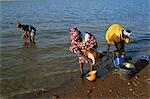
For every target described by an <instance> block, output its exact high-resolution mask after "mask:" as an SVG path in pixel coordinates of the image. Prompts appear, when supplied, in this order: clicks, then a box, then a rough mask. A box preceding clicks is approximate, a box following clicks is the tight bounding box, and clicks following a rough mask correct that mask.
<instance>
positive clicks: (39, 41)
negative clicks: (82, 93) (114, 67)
mask: <svg viewBox="0 0 150 99" xmlns="http://www.w3.org/2000/svg"><path fill="white" fill-rule="evenodd" d="M0 7H1V9H0V15H1V17H0V23H1V24H0V27H1V28H0V42H1V44H0V52H1V53H0V54H1V55H0V56H1V64H0V97H11V96H13V95H16V94H21V93H26V92H32V91H35V90H39V89H42V88H48V89H50V88H55V87H59V86H61V85H62V84H63V83H65V82H66V81H69V79H70V78H71V77H72V76H74V75H76V74H77V73H79V66H78V61H77V58H76V55H75V54H73V53H71V52H69V50H68V47H69V42H68V41H69V38H68V29H69V28H71V27H74V26H75V27H78V29H79V30H80V31H83V32H90V33H92V34H93V35H94V36H95V37H96V38H97V40H98V50H99V51H105V50H106V41H105V32H106V30H107V28H108V27H109V26H110V25H111V24H113V23H119V24H122V25H123V26H124V27H125V28H127V29H130V30H131V31H132V32H133V35H132V38H131V42H130V43H129V44H127V45H126V48H125V49H126V51H127V55H130V56H132V57H138V56H140V55H147V54H149V53H150V51H149V50H150V45H149V44H150V42H149V41H150V26H149V22H150V18H149V13H150V10H149V9H148V8H149V0H123V1H122V0H111V1H110V0H22V1H19V0H18V1H15V0H13V1H5V0H3V1H0ZM17 22H20V23H22V24H29V25H32V26H34V27H36V29H37V33H36V46H35V47H30V45H29V44H28V45H27V46H26V48H25V47H23V46H22V40H21V32H22V31H21V30H17V29H16V27H15V23H17ZM11 23H12V24H11ZM28 42H29V41H28ZM112 50H113V47H112ZM85 68H86V67H85Z"/></svg>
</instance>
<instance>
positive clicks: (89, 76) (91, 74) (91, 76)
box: [86, 70, 97, 81]
mask: <svg viewBox="0 0 150 99" xmlns="http://www.w3.org/2000/svg"><path fill="white" fill-rule="evenodd" d="M96 72H97V71H96V70H93V71H90V72H89V73H88V74H87V75H86V79H87V80H89V81H94V80H95V79H96Z"/></svg>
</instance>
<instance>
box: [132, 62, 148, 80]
mask: <svg viewBox="0 0 150 99" xmlns="http://www.w3.org/2000/svg"><path fill="white" fill-rule="evenodd" d="M148 64H149V61H146V60H140V59H139V60H137V61H136V62H135V64H134V66H135V70H134V72H133V73H132V75H131V78H133V77H134V76H135V75H136V74H138V73H139V72H140V71H141V70H142V69H144V68H145V67H146V66H147V65H148ZM131 78H130V79H131Z"/></svg>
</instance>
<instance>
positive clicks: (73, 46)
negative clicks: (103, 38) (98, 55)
mask: <svg viewBox="0 0 150 99" xmlns="http://www.w3.org/2000/svg"><path fill="white" fill-rule="evenodd" d="M68 36H69V38H70V47H69V50H70V51H71V52H73V53H76V54H77V56H78V59H79V63H86V64H87V63H88V61H87V60H86V59H85V58H84V57H82V56H81V55H80V54H79V51H82V52H83V51H86V50H88V49H90V48H97V42H96V38H95V37H94V36H93V35H92V34H91V33H88V32H86V33H81V32H80V31H79V30H78V29H77V28H71V29H70V30H69V35H68ZM85 37H86V38H85ZM79 38H82V41H80V40H78V39H79ZM85 39H86V40H85Z"/></svg>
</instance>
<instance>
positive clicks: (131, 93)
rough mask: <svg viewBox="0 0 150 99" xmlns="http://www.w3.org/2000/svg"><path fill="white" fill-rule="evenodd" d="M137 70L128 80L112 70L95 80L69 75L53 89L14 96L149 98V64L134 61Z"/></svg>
mask: <svg viewBox="0 0 150 99" xmlns="http://www.w3.org/2000/svg"><path fill="white" fill-rule="evenodd" d="M134 64H135V66H136V68H137V71H136V73H135V75H133V77H132V78H131V79H130V80H122V79H120V78H119V75H117V74H112V71H113V69H112V71H111V72H109V73H108V74H107V75H105V76H103V77H99V78H98V79H97V80H96V81H93V82H89V81H88V80H86V79H84V80H80V79H79V78H78V77H79V75H78V74H77V76H76V77H71V79H70V81H69V82H67V83H65V84H63V85H62V86H61V87H59V88H55V89H51V90H48V89H42V90H40V91H37V92H32V93H26V94H23V95H17V96H15V98H40V99H42V98H44V99H45V98H46V99H49V98H50V99H57V98H60V99H61V98H63V99H66V98H70V99H100V98H102V99H103V98H105V99H106V98H108V99H110V98H111V99H112V98H113V99H117V98H118V99H120V98H121V99H137V98H139V99H149V98H150V75H149V73H150V72H149V70H150V64H149V62H145V61H140V60H138V61H136V62H135V63H134Z"/></svg>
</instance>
